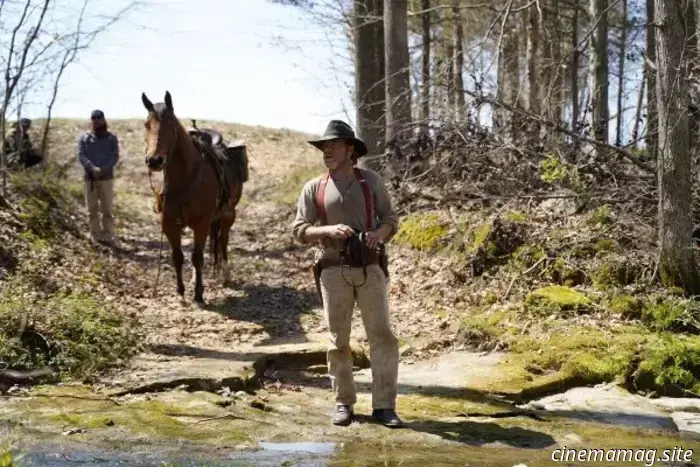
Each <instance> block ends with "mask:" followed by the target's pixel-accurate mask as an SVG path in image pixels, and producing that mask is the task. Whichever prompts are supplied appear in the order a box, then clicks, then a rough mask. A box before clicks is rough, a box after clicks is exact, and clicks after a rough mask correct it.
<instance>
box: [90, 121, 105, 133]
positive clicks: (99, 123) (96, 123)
mask: <svg viewBox="0 0 700 467" xmlns="http://www.w3.org/2000/svg"><path fill="white" fill-rule="evenodd" d="M92 127H93V128H94V129H95V130H103V129H104V127H105V119H104V118H93V119H92Z"/></svg>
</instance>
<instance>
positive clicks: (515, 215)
mask: <svg viewBox="0 0 700 467" xmlns="http://www.w3.org/2000/svg"><path fill="white" fill-rule="evenodd" d="M54 125H55V130H54V132H53V135H52V152H51V157H52V159H53V160H54V161H55V164H54V167H53V168H52V169H51V171H50V172H48V173H43V174H42V173H36V174H22V175H20V176H17V177H12V179H11V183H10V186H11V187H12V189H11V191H10V194H9V195H8V196H7V199H6V200H5V206H4V207H2V208H0V216H2V223H1V225H0V238H2V240H3V241H2V242H1V246H0V274H2V287H1V288H0V292H1V293H2V302H0V361H5V362H8V363H9V364H10V367H11V368H14V369H24V370H26V369H31V368H42V367H43V366H44V364H46V363H47V362H48V363H49V364H51V365H52V366H53V367H54V369H56V370H58V375H57V376H58V377H63V378H64V379H70V378H74V379H76V380H77V381H88V382H91V383H96V384H97V385H98V386H100V385H107V386H109V385H112V384H119V383H120V382H124V381H131V382H133V380H141V382H142V383H148V379H149V378H153V377H154V376H153V373H149V367H148V365H152V364H157V365H160V367H161V369H162V368H168V367H173V366H178V365H180V364H183V365H184V364H185V362H190V361H192V360H193V359H195V358H208V359H216V358H221V359H224V360H225V359H226V358H230V357H231V355H234V354H235V353H236V352H237V351H239V350H241V349H248V350H249V349H251V348H271V347H274V346H276V345H282V344H295V343H297V344H298V343H305V342H323V340H324V338H325V335H324V331H325V328H324V323H323V318H322V313H321V307H320V302H319V300H318V297H317V295H316V291H315V287H314V283H313V279H312V276H311V272H310V265H311V258H312V256H313V254H312V251H311V250H310V249H309V248H308V247H305V246H302V245H298V244H295V243H294V241H293V239H292V237H291V233H290V229H289V226H290V224H291V222H292V219H293V217H294V214H295V203H296V198H297V196H298V193H299V190H300V189H301V186H302V184H303V183H304V181H306V180H307V179H309V178H311V177H313V176H315V175H317V174H320V173H321V172H322V171H323V166H322V165H321V159H320V157H319V154H318V152H317V151H316V150H315V149H314V148H313V147H311V146H310V145H308V144H307V143H306V139H307V136H306V135H300V134H297V133H293V132H290V131H285V130H271V129H267V128H257V127H245V126H240V125H233V124H222V123H215V122H205V121H201V122H198V125H199V126H200V127H207V126H213V127H216V128H217V129H219V130H220V131H222V133H223V134H224V136H225V137H226V138H227V139H228V140H234V139H242V140H245V141H246V142H247V143H248V147H249V150H250V152H249V157H250V168H251V173H250V181H249V182H248V183H247V184H246V185H245V188H244V197H243V200H242V202H241V204H240V208H239V211H238V220H237V222H236V224H235V226H234V228H233V232H232V236H231V242H230V256H231V258H232V259H231V281H230V283H228V284H219V283H215V282H214V281H212V280H206V281H205V299H206V300H207V302H208V304H209V306H208V308H207V309H206V310H197V309H195V308H193V307H192V306H191V304H190V303H189V301H190V300H191V297H192V293H193V290H192V287H191V286H188V287H187V291H186V294H187V300H186V302H185V303H183V302H181V301H180V300H179V298H178V297H177V295H176V294H175V285H174V271H173V269H172V267H171V265H170V262H171V260H170V251H169V248H168V245H167V241H165V240H164V241H163V244H162V252H159V248H160V235H159V233H160V232H159V226H158V224H157V222H156V217H155V215H154V213H153V211H152V207H153V196H152V191H151V181H150V180H149V177H148V174H147V171H146V168H145V167H144V165H143V158H142V154H143V134H142V122H140V121H114V122H112V123H111V125H112V130H113V131H114V132H115V133H116V134H117V135H118V136H119V137H120V141H121V147H122V161H121V163H120V166H119V168H118V172H117V174H118V175H117V177H118V178H117V182H116V193H117V195H116V206H117V230H118V245H117V247H116V248H107V247H104V246H100V245H93V244H92V243H91V242H90V241H89V240H88V239H87V235H86V234H87V229H86V218H85V213H84V208H83V207H82V205H81V199H82V192H81V190H82V186H81V183H80V178H79V177H80V172H79V170H78V168H77V164H76V163H75V161H74V146H75V141H76V140H77V137H78V136H79V134H80V132H81V131H83V129H84V126H83V124H82V123H79V122H73V121H56V122H54ZM539 170H540V172H541V173H540V175H539V176H540V178H541V179H545V180H549V181H557V180H559V181H561V180H562V179H563V178H566V177H569V178H571V176H570V172H567V171H566V170H563V169H562V167H561V166H558V165H556V164H552V163H549V165H547V164H545V165H543V166H542V167H541V168H540V169H539ZM152 182H153V183H154V185H155V186H157V184H158V183H159V182H160V179H159V177H157V176H154V178H153V180H152ZM567 193H568V192H567ZM394 195H395V199H397V201H399V203H398V207H399V208H400V209H401V212H402V228H401V231H400V233H399V234H398V235H397V237H396V239H395V242H393V243H392V245H391V246H390V250H389V251H390V255H391V262H390V273H391V283H390V284H391V289H390V307H391V313H392V323H393V326H394V329H395V330H396V333H397V335H398V336H399V339H400V341H401V353H402V362H403V363H405V364H410V363H411V362H418V361H421V360H424V359H428V358H433V357H436V356H438V355H441V354H444V353H446V352H450V351H453V350H459V349H477V350H487V351H491V350H501V351H506V352H507V358H505V359H504V360H503V361H502V362H500V363H499V364H498V366H497V369H496V370H494V371H495V372H496V373H498V374H500V375H501V377H500V378H498V379H492V380H489V382H488V383H485V384H484V385H482V387H481V388H480V389H481V390H482V391H484V392H486V393H489V394H501V395H503V396H507V397H510V398H512V399H513V400H528V399H531V398H534V397H535V396H537V395H541V394H544V393H547V392H556V391H561V390H564V389H566V388H568V387H573V386H579V385H586V384H592V383H599V382H604V381H617V382H620V383H624V384H625V385H627V386H628V387H630V388H632V389H638V390H641V391H646V392H651V393H652V394H668V395H686V396H687V395H693V394H695V393H697V392H698V390H700V384H699V382H698V374H700V373H699V371H700V340H699V339H698V337H697V336H696V332H697V330H698V325H699V324H700V323H699V322H698V313H700V308H699V307H698V305H697V304H696V302H695V301H693V300H690V299H687V298H684V297H682V295H681V294H679V293H678V291H673V290H665V289H663V288H661V287H659V286H658V283H657V281H656V267H655V263H654V259H653V258H654V254H653V253H654V238H655V227H654V225H653V219H652V218H650V217H649V215H648V213H645V212H643V209H635V208H633V207H630V204H621V203H618V202H616V201H611V200H605V199H602V200H601V199H597V198H596V199H589V200H587V202H586V203H585V205H582V203H581V200H580V197H566V196H563V197H548V198H543V199H528V200H524V201H523V200H514V201H510V202H502V201H501V202H474V203H469V202H464V203H462V204H461V205H459V206H456V207H455V206H453V207H450V208H449V209H448V208H440V209H438V208H430V207H426V204H425V203H423V204H422V206H421V208H420V209H417V208H413V207H411V206H416V204H415V203H405V204H404V201H405V200H407V199H409V198H412V197H413V198H415V194H413V195H411V196H408V195H407V194H406V190H405V189H404V187H399V189H398V190H395V191H394ZM632 202H633V201H632ZM407 206H408V207H407ZM650 219H652V220H650ZM190 240H191V235H190V234H189V232H187V233H186V240H185V242H186V245H187V246H186V252H185V254H186V258H187V261H186V263H185V277H189V274H190V264H189V255H190V251H191V249H190V247H189V242H190ZM159 264H160V266H161V268H162V269H161V274H160V278H159V282H158V285H157V288H156V287H155V285H156V276H157V273H158V267H159ZM353 337H354V339H355V340H356V346H357V347H364V348H365V350H366V346H367V343H366V340H365V339H364V331H363V329H362V325H361V321H360V320H359V319H356V320H355V321H354V330H353ZM135 356H139V359H134V357H135ZM144 362H146V363H144ZM154 362H156V363H154ZM6 374H7V373H6ZM281 381H282V384H285V380H284V378H282V380H281ZM324 381H325V380H324ZM286 383H288V384H290V385H291V387H295V386H296V385H299V384H303V381H301V382H300V381H297V380H296V379H295V378H289V379H288V380H287V381H286ZM315 384H317V383H315ZM9 386H10V385H9V384H8V383H7V382H6V386H5V387H4V389H5V390H7V389H8V388H9ZM322 387H323V388H324V389H326V390H327V382H325V383H323V385H322Z"/></svg>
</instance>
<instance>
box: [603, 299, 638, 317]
mask: <svg viewBox="0 0 700 467" xmlns="http://www.w3.org/2000/svg"><path fill="white" fill-rule="evenodd" d="M643 306H644V303H643V302H642V300H640V299H639V298H637V297H632V296H631V295H617V296H615V297H613V299H612V300H611V301H610V311H612V312H613V313H615V314H618V315H620V316H622V318H624V319H639V318H641V316H642V308H643Z"/></svg>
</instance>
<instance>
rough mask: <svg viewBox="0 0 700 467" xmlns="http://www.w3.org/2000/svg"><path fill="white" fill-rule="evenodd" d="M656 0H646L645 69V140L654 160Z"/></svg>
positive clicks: (655, 139) (655, 129)
mask: <svg viewBox="0 0 700 467" xmlns="http://www.w3.org/2000/svg"><path fill="white" fill-rule="evenodd" d="M654 2H656V0H646V7H647V23H648V24H649V25H648V26H647V53H646V58H647V60H646V63H645V70H646V72H647V74H646V78H647V124H646V138H645V140H646V141H645V142H646V147H647V152H648V153H649V158H650V159H652V160H654V159H656V153H657V152H658V144H659V135H658V133H659V119H658V116H657V111H656V108H657V105H656V70H657V69H658V64H657V63H656V37H655V34H654V31H655V30H656V26H655V25H654V18H655V15H654V10H655V7H654Z"/></svg>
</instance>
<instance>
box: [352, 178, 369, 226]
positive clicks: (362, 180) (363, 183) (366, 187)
mask: <svg viewBox="0 0 700 467" xmlns="http://www.w3.org/2000/svg"><path fill="white" fill-rule="evenodd" d="M355 178H357V181H358V182H360V186H361V187H362V193H363V194H364V197H365V222H366V225H367V230H368V231H370V230H372V225H373V222H372V193H371V192H370V191H369V185H367V181H366V180H365V177H363V176H362V172H360V169H358V168H357V167H355Z"/></svg>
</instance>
